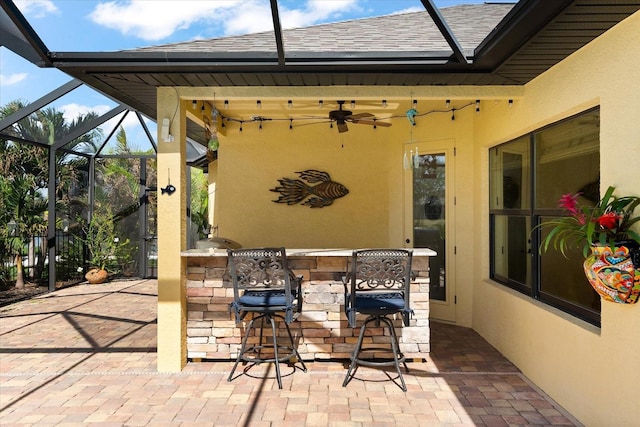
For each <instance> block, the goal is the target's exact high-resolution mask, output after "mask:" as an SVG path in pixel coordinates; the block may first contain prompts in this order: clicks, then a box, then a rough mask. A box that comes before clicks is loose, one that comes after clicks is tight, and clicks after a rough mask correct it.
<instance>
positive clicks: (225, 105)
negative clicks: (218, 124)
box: [224, 99, 229, 110]
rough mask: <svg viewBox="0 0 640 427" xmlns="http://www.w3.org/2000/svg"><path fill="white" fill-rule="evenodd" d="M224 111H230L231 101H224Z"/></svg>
mask: <svg viewBox="0 0 640 427" xmlns="http://www.w3.org/2000/svg"><path fill="white" fill-rule="evenodd" d="M224 109H225V110H228V109H229V100H228V99H225V100H224Z"/></svg>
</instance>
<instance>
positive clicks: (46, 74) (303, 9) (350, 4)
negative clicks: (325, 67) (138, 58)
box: [0, 0, 482, 120]
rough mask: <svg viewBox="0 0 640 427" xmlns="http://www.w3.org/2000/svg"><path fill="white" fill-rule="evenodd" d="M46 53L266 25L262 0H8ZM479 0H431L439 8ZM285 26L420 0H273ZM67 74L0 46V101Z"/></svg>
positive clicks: (74, 111) (65, 103) (91, 103)
mask: <svg viewBox="0 0 640 427" xmlns="http://www.w3.org/2000/svg"><path fill="white" fill-rule="evenodd" d="M14 3H15V4H16V6H17V7H18V8H19V9H20V10H21V12H22V13H23V15H24V16H25V17H26V19H27V21H28V22H29V24H30V25H31V26H32V27H33V28H34V30H35V31H36V33H37V34H38V36H39V37H40V38H41V39H42V41H43V43H44V44H45V45H46V46H47V48H48V49H49V50H50V51H53V52H62V51H73V52H108V51H118V50H125V49H132V48H137V47H143V46H153V45H160V44H167V43H176V42H183V41H189V40H196V39H208V38H216V37H223V36H230V35H238V34H249V33H254V32H260V31H269V30H272V29H273V26H272V21H271V12H270V6H269V1H268V0H180V1H178V0H111V1H104V0H100V1H99V0H14ZM460 3H465V4H468V3H482V1H481V0H436V1H435V4H436V6H437V7H439V8H444V7H448V6H453V5H456V4H460ZM278 4H279V15H280V19H281V22H282V26H283V27H284V28H296V27H305V26H310V25H316V24H322V23H327V22H338V21H345V20H350V19H357V18H363V17H370V16H380V15H387V14H392V13H403V12H411V11H417V10H424V6H423V5H422V3H421V2H420V1H419V0H315V1H311V0H279V2H278ZM69 80H70V78H69V77H68V76H67V75H65V74H64V73H61V72H59V71H57V70H54V69H39V68H38V67H35V66H34V65H33V64H31V63H29V62H28V61H25V60H23V59H22V58H21V57H19V56H17V55H15V54H14V53H13V52H11V51H9V50H7V49H6V48H4V47H0V105H6V104H7V103H8V102H10V101H13V100H16V99H21V100H23V101H26V102H27V103H29V102H32V101H35V100H36V99H38V98H39V97H41V96H43V95H45V94H47V93H48V92H49V91H51V90H53V89H55V88H57V87H59V86H60V85H62V84H64V83H65V82H67V81H69ZM113 105H114V104H113V103H112V102H111V101H110V100H108V99H107V98H105V97H103V96H102V95H100V94H98V93H95V92H93V91H91V90H88V89H83V90H80V91H74V92H72V93H71V94H69V95H67V96H66V97H64V98H61V100H59V101H58V102H57V103H56V104H55V105H54V106H55V108H58V109H60V110H62V111H64V112H65V116H66V117H67V119H69V120H70V119H73V118H74V117H76V116H77V115H78V114H82V113H86V112H88V111H95V112H98V113H104V112H106V111H108V110H109V109H110V108H111V107H112V106H113Z"/></svg>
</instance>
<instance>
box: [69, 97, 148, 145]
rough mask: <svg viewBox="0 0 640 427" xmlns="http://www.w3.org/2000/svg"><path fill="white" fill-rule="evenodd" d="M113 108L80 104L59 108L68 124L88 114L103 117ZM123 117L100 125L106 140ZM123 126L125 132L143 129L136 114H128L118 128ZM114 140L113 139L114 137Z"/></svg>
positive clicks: (118, 116) (119, 116)
mask: <svg viewBox="0 0 640 427" xmlns="http://www.w3.org/2000/svg"><path fill="white" fill-rule="evenodd" d="M112 108H113V107H110V106H108V105H95V106H93V107H90V106H88V105H80V104H75V103H72V104H65V105H62V106H61V107H59V110H60V111H62V115H63V117H64V119H65V121H66V122H71V121H73V120H75V119H77V118H78V117H80V116H81V115H84V114H87V113H96V114H97V115H98V116H101V115H103V114H105V113H107V112H109V111H110V110H111V109H112ZM121 117H122V116H121V115H117V116H116V117H114V118H112V119H110V120H108V121H106V122H105V123H103V124H102V125H100V129H102V132H103V135H104V137H105V138H106V137H107V136H108V135H109V134H110V133H111V132H112V131H113V128H114V127H115V126H116V124H118V122H119V121H120V118H121ZM145 122H146V123H147V125H148V126H150V125H151V123H150V121H149V120H147V119H145ZM120 126H122V127H123V128H124V129H125V132H127V133H131V132H133V131H134V130H139V129H140V128H141V125H140V121H139V120H138V117H137V116H136V115H135V114H131V113H129V114H127V117H125V119H124V120H123V121H122V123H120V124H118V128H119V127H120ZM112 138H113V137H112Z"/></svg>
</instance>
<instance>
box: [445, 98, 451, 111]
mask: <svg viewBox="0 0 640 427" xmlns="http://www.w3.org/2000/svg"><path fill="white" fill-rule="evenodd" d="M450 106H451V100H449V99H447V100H446V101H445V102H444V107H445V108H446V109H449V107H450Z"/></svg>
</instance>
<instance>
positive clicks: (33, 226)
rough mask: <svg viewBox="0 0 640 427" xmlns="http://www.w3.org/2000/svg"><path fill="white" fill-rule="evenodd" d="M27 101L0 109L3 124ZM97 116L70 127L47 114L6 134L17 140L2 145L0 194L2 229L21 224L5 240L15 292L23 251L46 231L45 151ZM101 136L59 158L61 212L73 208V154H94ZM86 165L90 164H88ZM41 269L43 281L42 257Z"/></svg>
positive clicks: (86, 138)
mask: <svg viewBox="0 0 640 427" xmlns="http://www.w3.org/2000/svg"><path fill="white" fill-rule="evenodd" d="M25 106H26V104H25V103H24V102H23V101H20V100H17V101H12V102H10V103H9V104H7V105H6V106H3V107H1V108H0V118H4V117H6V116H8V115H10V114H13V113H14V112H16V111H19V110H20V109H22V108H24V107H25ZM95 117H96V114H94V113H89V114H86V115H83V116H81V117H79V118H78V119H75V120H73V121H71V122H66V121H65V119H64V116H63V113H62V112H60V111H58V110H56V109H54V108H46V109H42V110H40V111H37V112H35V113H34V114H32V115H30V116H28V117H26V118H24V119H22V120H20V121H18V122H16V123H14V124H13V125H12V126H11V127H10V128H7V129H5V130H4V133H6V134H8V135H12V136H15V140H12V139H0V156H1V158H2V159H3V160H2V162H0V189H1V191H2V196H3V206H2V208H3V209H2V210H0V223H3V224H6V223H8V222H9V221H11V220H13V221H15V222H16V224H17V227H16V228H17V232H18V233H19V234H16V235H15V236H8V235H7V234H8V233H4V234H3V237H4V236H5V235H6V239H5V240H4V246H5V249H6V250H7V251H8V252H9V253H12V254H14V255H15V265H16V270H17V280H16V287H23V286H24V276H23V268H22V267H23V266H22V251H23V248H24V246H25V245H26V244H27V243H30V244H33V243H34V241H32V242H28V241H27V239H28V237H30V236H34V235H37V234H42V233H44V231H45V230H46V228H47V223H46V219H45V212H46V210H47V201H46V195H47V189H48V186H49V182H48V181H49V164H48V157H49V156H48V155H47V148H46V146H51V145H53V144H54V143H55V142H56V141H57V140H61V139H62V138H64V137H65V136H66V135H69V134H70V133H72V132H74V131H75V130H76V129H77V128H78V127H80V126H83V125H84V124H85V123H86V122H87V121H89V120H93V119H94V118H95ZM100 135H101V131H100V130H99V129H95V130H93V131H91V132H89V133H87V134H85V135H83V136H82V137H80V138H77V139H75V140H73V141H72V142H71V143H69V144H68V145H67V147H65V148H66V150H60V151H57V152H56V177H57V178H56V183H53V184H54V185H56V191H55V192H56V194H57V197H56V199H57V201H56V202H57V203H56V204H57V205H58V206H57V208H56V210H58V209H59V208H60V209H64V208H65V207H68V206H69V203H70V194H71V192H70V191H69V189H70V188H71V186H72V185H73V182H77V178H78V173H79V169H78V161H77V158H74V157H73V156H72V155H71V153H72V151H67V150H74V151H77V152H80V153H84V152H91V149H93V150H94V151H95V147H96V146H97V145H96V141H97V140H98V137H99V136H100ZM85 161H86V160H85ZM41 245H42V246H43V247H42V251H43V253H44V250H45V249H46V246H45V245H46V242H45V241H44V239H42V240H41ZM38 261H39V264H40V265H39V268H36V271H35V274H37V275H38V276H39V273H38V272H39V271H42V266H43V265H44V257H40V259H39V260H38Z"/></svg>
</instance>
